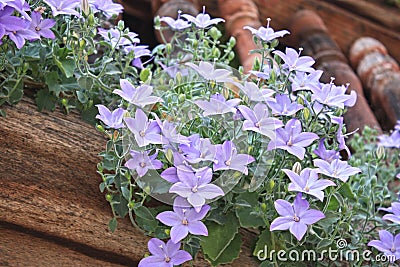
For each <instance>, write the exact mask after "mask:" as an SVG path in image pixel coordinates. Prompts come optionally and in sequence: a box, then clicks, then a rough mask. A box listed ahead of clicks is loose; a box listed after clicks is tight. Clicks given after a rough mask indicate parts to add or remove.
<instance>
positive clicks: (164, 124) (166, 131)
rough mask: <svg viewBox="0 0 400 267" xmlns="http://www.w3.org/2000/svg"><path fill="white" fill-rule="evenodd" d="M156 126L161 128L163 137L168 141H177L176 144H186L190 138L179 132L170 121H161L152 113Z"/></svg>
mask: <svg viewBox="0 0 400 267" xmlns="http://www.w3.org/2000/svg"><path fill="white" fill-rule="evenodd" d="M154 116H155V118H156V121H157V123H158V126H159V127H160V129H161V133H162V135H163V136H164V137H165V140H167V141H168V142H169V143H178V144H188V143H189V142H190V140H189V139H188V138H187V137H186V136H183V135H181V134H179V133H178V132H177V130H176V126H175V125H174V124H172V123H171V122H169V121H167V120H165V121H161V120H160V119H159V118H158V116H157V115H156V114H154Z"/></svg>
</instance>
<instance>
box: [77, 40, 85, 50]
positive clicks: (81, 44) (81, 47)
mask: <svg viewBox="0 0 400 267" xmlns="http://www.w3.org/2000/svg"><path fill="white" fill-rule="evenodd" d="M85 47H86V41H85V39H81V40H80V41H79V48H80V49H82V50H83V49H84V48H85Z"/></svg>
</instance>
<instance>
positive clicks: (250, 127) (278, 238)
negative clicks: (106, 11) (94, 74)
mask: <svg viewBox="0 0 400 267" xmlns="http://www.w3.org/2000/svg"><path fill="white" fill-rule="evenodd" d="M155 22H156V23H155V25H156V29H158V30H160V33H161V36H163V30H164V29H165V26H162V25H161V24H160V23H161V22H163V23H164V24H165V25H166V27H168V28H169V29H171V30H172V31H173V32H174V35H173V36H172V38H171V39H170V40H168V41H167V40H166V44H162V45H159V46H158V47H157V48H156V49H154V51H153V54H154V63H153V64H154V65H153V66H152V70H151V71H150V66H149V67H147V68H146V69H147V70H148V75H146V78H145V79H141V80H138V79H129V78H128V79H121V80H120V89H117V90H114V93H115V94H116V95H119V96H120V97H121V99H120V102H119V104H118V108H116V109H114V110H113V111H111V110H109V109H108V108H107V107H105V106H98V108H99V115H98V116H97V118H99V119H100V120H101V124H99V125H98V129H99V130H100V131H102V132H103V133H105V134H106V135H107V136H108V137H109V141H108V142H107V146H106V150H105V151H104V152H102V153H101V156H102V157H103V160H102V162H101V163H99V164H98V172H99V173H100V174H101V177H102V179H103V182H102V183H101V184H100V190H101V191H102V192H104V191H105V192H106V199H107V201H109V203H110V205H111V208H112V211H113V214H114V217H113V218H112V219H111V220H110V222H109V227H110V229H111V230H112V231H114V230H115V228H116V226H117V218H121V217H125V216H127V215H128V216H129V218H130V219H131V222H132V224H133V225H134V226H135V227H138V228H139V229H141V230H142V231H143V232H144V233H145V234H146V235H150V236H153V237H154V238H153V239H151V240H150V241H149V251H150V253H151V255H150V256H148V257H145V258H144V259H143V260H142V261H141V262H140V264H139V266H164V265H165V266H175V265H180V264H182V263H183V262H185V261H189V260H191V259H194V258H195V257H196V254H197V253H198V252H199V251H200V250H201V251H202V253H203V254H204V257H205V258H206V259H207V260H208V261H209V262H210V264H212V265H213V266H217V265H219V264H223V263H228V262H231V261H233V260H234V259H235V258H237V257H238V255H239V253H240V247H241V243H242V237H241V233H240V232H239V229H240V228H248V229H253V231H255V232H257V233H258V234H259V237H258V239H257V241H256V243H255V248H254V255H255V256H257V257H258V259H259V260H262V262H261V266H269V265H275V266H278V265H279V263H281V262H282V261H283V260H282V259H281V258H279V257H277V255H272V256H271V257H269V256H266V257H265V258H263V259H262V258H260V253H259V252H260V251H261V250H262V249H263V248H264V247H265V246H268V247H269V248H271V249H272V250H274V251H278V250H290V249H295V250H297V251H299V252H302V251H308V250H314V251H315V252H317V253H323V251H326V250H327V249H328V248H329V249H330V248H334V249H336V246H339V242H338V241H342V240H344V241H346V242H348V243H349V244H350V243H351V245H349V246H348V247H346V248H345V247H343V246H342V247H340V248H341V249H347V250H351V251H363V250H365V249H367V248H368V246H370V248H371V247H374V248H376V249H377V250H378V251H380V252H383V253H384V254H385V255H387V256H391V255H392V256H391V257H389V258H388V259H389V261H391V262H394V261H396V260H397V259H400V243H399V242H400V235H399V234H398V233H399V230H400V227H399V224H398V223H399V207H398V205H397V204H398V202H393V203H392V206H391V207H390V208H387V209H384V210H385V211H388V212H390V213H392V214H388V215H385V216H384V217H383V218H380V217H379V216H378V213H380V212H381V211H380V210H379V209H378V208H377V207H384V206H386V205H387V203H388V202H391V201H393V200H395V199H396V195H395V194H394V193H393V192H395V191H396V190H397V189H396V187H395V186H394V187H393V188H392V189H393V190H389V189H388V184H389V182H390V181H391V180H393V178H394V177H395V176H396V174H397V173H398V172H399V155H398V151H397V152H396V151H389V152H390V153H385V150H384V147H394V148H399V144H400V137H399V135H400V129H399V127H400V126H399V125H400V124H399V125H397V126H396V128H395V130H394V132H393V133H392V134H391V135H390V136H389V137H385V136H381V137H379V138H380V146H379V147H378V146H377V141H376V139H377V133H376V131H374V130H372V129H369V128H366V129H365V131H364V133H363V136H360V135H358V134H356V135H355V136H354V137H353V138H352V140H351V142H350V144H351V147H352V148H353V149H354V150H355V151H356V153H355V154H354V155H351V150H350V148H349V147H348V146H347V145H346V143H345V138H346V137H347V136H348V135H349V134H346V130H345V125H344V122H343V114H344V113H345V111H346V108H347V107H351V106H353V105H354V103H355V101H356V94H355V92H354V91H351V92H350V94H347V93H346V92H347V91H349V85H342V86H337V85H334V84H333V79H332V81H331V82H330V83H328V84H324V83H321V82H320V81H319V79H320V77H321V75H322V71H319V70H315V69H314V68H313V67H312V65H313V64H314V60H313V59H312V58H311V57H309V56H303V55H301V49H300V50H299V51H296V50H295V49H293V48H286V50H285V52H282V51H279V50H277V49H276V48H277V47H278V42H277V40H276V38H277V37H282V36H284V35H285V34H289V32H288V31H285V30H282V31H277V32H275V31H274V30H273V29H272V28H271V27H270V26H269V20H268V25H267V27H260V28H259V29H253V28H251V27H245V29H247V30H250V31H251V32H252V34H253V35H254V40H255V42H256V43H257V44H258V45H259V49H257V50H255V51H251V53H259V54H260V59H259V60H256V61H255V63H254V68H253V70H252V71H250V73H249V74H244V73H243V72H242V70H241V68H239V70H236V69H234V68H230V67H229V66H228V64H229V63H230V62H231V60H232V59H233V56H234V55H233V52H232V48H233V46H234V45H235V40H234V38H231V39H230V40H229V41H228V42H227V43H226V44H223V43H221V42H220V41H219V40H220V38H221V37H222V33H221V32H220V30H218V28H217V26H218V24H219V23H221V22H223V19H218V18H217V19H211V18H210V16H209V15H208V14H207V13H205V10H204V9H203V12H202V13H200V14H199V15H197V16H196V17H194V16H191V15H187V14H181V13H179V14H178V18H177V19H173V18H169V17H164V18H156V19H155ZM380 164H384V165H385V167H384V168H380V167H379V165H380ZM397 177H398V178H399V175H397ZM164 204H166V205H164ZM171 206H172V209H171ZM387 221H391V222H393V223H388V222H387ZM375 229H380V231H379V236H380V240H373V241H370V242H368V240H371V239H373V238H376V237H377V234H378V232H377V231H376V230H375ZM396 233H397V235H396V236H395V234H396ZM160 239H165V240H168V242H167V243H164V242H163V241H161V240H160ZM179 249H182V250H179ZM266 259H268V260H267V261H266ZM341 260H342V261H349V262H351V264H354V266H356V265H357V266H359V264H361V263H362V262H363V261H362V260H363V259H353V258H349V257H347V258H344V259H341ZM285 264H288V263H285ZM321 264H324V265H326V266H328V265H329V266H331V265H332V264H335V259H334V260H332V259H328V258H323V259H322V260H321ZM285 266H286V265H285Z"/></svg>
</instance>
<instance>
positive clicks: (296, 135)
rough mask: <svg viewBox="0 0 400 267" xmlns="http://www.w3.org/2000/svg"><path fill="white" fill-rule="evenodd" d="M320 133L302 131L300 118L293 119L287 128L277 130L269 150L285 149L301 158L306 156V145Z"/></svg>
mask: <svg viewBox="0 0 400 267" xmlns="http://www.w3.org/2000/svg"><path fill="white" fill-rule="evenodd" d="M316 139H318V135H316V134H315V133H310V132H302V128H301V123H300V121H299V120H298V119H291V120H289V121H288V122H287V123H286V126H285V128H279V129H277V130H276V138H275V139H274V140H271V142H269V144H268V150H273V149H277V148H280V149H283V150H286V151H287V152H289V153H290V154H292V155H295V156H296V157H298V158H299V159H301V160H302V159H303V158H304V154H305V153H306V149H305V147H307V146H309V145H311V143H312V142H314V140H316Z"/></svg>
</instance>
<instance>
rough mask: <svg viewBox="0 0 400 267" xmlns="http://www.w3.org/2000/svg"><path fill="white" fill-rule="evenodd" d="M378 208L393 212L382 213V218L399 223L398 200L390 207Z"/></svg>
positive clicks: (399, 207)
mask: <svg viewBox="0 0 400 267" xmlns="http://www.w3.org/2000/svg"><path fill="white" fill-rule="evenodd" d="M380 210H384V211H387V212H391V213H393V214H386V215H384V216H383V217H382V219H384V220H388V221H391V222H394V223H397V224H400V202H393V203H392V205H391V207H390V208H388V209H385V208H380Z"/></svg>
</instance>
